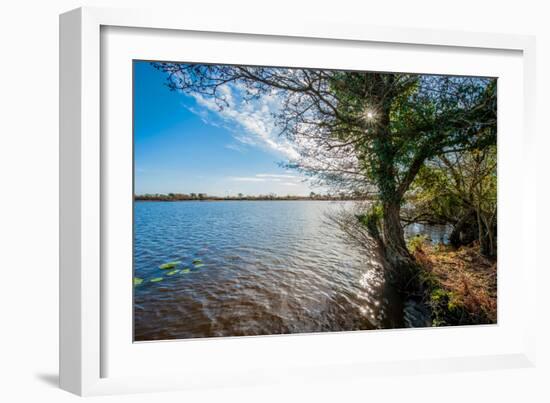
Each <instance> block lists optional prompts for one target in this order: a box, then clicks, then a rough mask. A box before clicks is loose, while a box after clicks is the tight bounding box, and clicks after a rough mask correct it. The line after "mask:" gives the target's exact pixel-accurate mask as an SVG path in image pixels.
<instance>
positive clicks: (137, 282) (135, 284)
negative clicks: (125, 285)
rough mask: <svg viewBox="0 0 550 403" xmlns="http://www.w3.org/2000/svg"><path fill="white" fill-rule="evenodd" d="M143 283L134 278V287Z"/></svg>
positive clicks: (139, 279) (140, 279)
mask: <svg viewBox="0 0 550 403" xmlns="http://www.w3.org/2000/svg"><path fill="white" fill-rule="evenodd" d="M141 283H143V279H142V278H139V277H134V286H138V285H140V284H141Z"/></svg>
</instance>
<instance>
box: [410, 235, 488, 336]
mask: <svg viewBox="0 0 550 403" xmlns="http://www.w3.org/2000/svg"><path fill="white" fill-rule="evenodd" d="M409 249H410V250H411V252H412V254H413V255H414V257H415V259H416V261H417V262H418V263H419V264H420V266H421V273H420V278H421V281H422V283H423V284H424V286H425V297H424V299H425V303H426V304H428V305H429V306H430V308H431V311H432V315H431V316H432V326H450V325H451V326H452V325H474V324H475V325H477V324H493V323H496V321H497V264H496V261H492V260H489V259H487V258H485V257H483V256H482V255H480V253H479V246H477V245H472V246H466V247H461V248H459V249H454V248H453V247H451V246H447V245H442V244H437V245H432V244H430V243H428V242H426V241H425V240H424V238H422V237H421V236H418V237H415V238H413V239H411V240H410V241H409Z"/></svg>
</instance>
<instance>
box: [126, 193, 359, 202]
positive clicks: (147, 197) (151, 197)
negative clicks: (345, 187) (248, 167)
mask: <svg viewBox="0 0 550 403" xmlns="http://www.w3.org/2000/svg"><path fill="white" fill-rule="evenodd" d="M365 199H368V197H366V196H364V195H347V194H339V195H329V194H317V193H314V192H311V193H310V194H309V196H294V195H287V196H278V195H276V194H274V193H271V194H267V195H258V196H250V195H244V194H242V193H239V194H238V195H234V196H223V197H221V196H210V195H207V194H206V193H189V194H185V193H168V194H160V193H155V194H149V193H148V194H143V195H135V196H134V200H137V201H191V200H204V201H216V200H365Z"/></svg>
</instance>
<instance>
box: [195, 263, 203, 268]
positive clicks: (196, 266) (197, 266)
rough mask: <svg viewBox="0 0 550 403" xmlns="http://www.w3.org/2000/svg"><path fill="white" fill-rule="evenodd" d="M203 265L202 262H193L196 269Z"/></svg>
mask: <svg viewBox="0 0 550 403" xmlns="http://www.w3.org/2000/svg"><path fill="white" fill-rule="evenodd" d="M203 266H204V264H202V263H197V264H195V269H198V268H200V267H203Z"/></svg>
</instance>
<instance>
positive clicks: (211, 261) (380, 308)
mask: <svg viewBox="0 0 550 403" xmlns="http://www.w3.org/2000/svg"><path fill="white" fill-rule="evenodd" d="M352 203H353V202H334V201H202V202H201V201H185V202H135V203H134V220H135V226H134V237H135V239H134V276H135V277H138V278H141V279H143V282H142V283H141V284H139V285H137V286H136V287H135V288H134V339H135V340H136V341H145V340H166V339H181V338H198V337H219V336H246V335H266V334H284V333H304V332H306V333H312V332H326V331H350V330H365V329H380V328H398V327H403V319H402V317H403V304H402V301H400V299H399V297H398V296H397V293H395V292H394V291H393V290H392V289H391V288H390V287H389V286H387V285H386V284H384V280H383V275H382V273H381V271H380V263H379V259H377V258H376V253H374V251H372V253H369V252H368V251H366V250H365V249H364V248H361V247H359V246H356V245H352V244H350V243H349V242H346V240H345V238H344V237H343V234H342V233H341V231H340V229H339V228H338V227H337V226H335V225H334V224H332V223H330V220H328V219H327V217H328V216H329V215H330V214H333V213H334V212H336V211H338V210H340V209H342V208H348V207H351V205H352ZM171 261H180V262H181V263H180V264H179V265H178V266H177V270H180V271H177V272H175V273H174V271H173V270H161V269H160V268H159V266H160V265H162V264H163V263H166V262H171ZM193 262H195V263H193ZM168 273H171V275H168ZM160 277H162V280H159V281H156V282H151V281H150V280H152V279H157V280H158V279H159V278H160Z"/></svg>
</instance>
